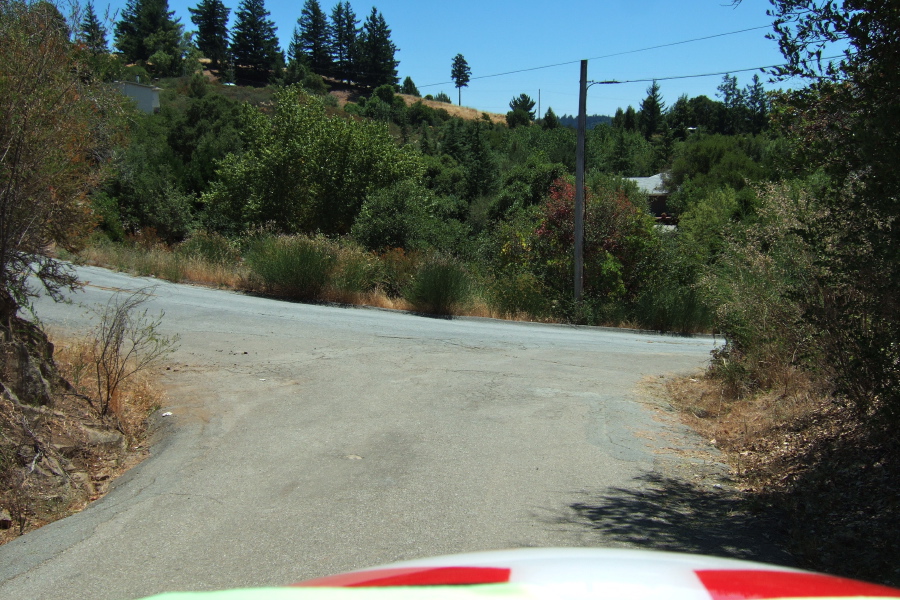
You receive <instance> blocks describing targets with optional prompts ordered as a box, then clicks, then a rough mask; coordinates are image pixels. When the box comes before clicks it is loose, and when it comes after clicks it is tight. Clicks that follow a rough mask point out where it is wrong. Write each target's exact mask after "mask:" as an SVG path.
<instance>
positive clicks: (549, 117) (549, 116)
mask: <svg viewBox="0 0 900 600" xmlns="http://www.w3.org/2000/svg"><path fill="white" fill-rule="evenodd" d="M557 127H559V117H557V116H556V113H555V112H553V109H552V108H548V109H547V112H546V113H545V114H544V120H543V121H542V122H541V128H543V129H556V128H557Z"/></svg>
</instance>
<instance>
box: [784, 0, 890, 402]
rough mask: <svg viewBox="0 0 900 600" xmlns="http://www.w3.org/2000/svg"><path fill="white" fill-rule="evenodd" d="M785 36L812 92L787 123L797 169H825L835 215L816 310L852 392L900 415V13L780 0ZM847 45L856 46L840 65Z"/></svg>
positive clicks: (839, 376)
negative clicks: (836, 52) (837, 50)
mask: <svg viewBox="0 0 900 600" xmlns="http://www.w3.org/2000/svg"><path fill="white" fill-rule="evenodd" d="M772 12H773V14H774V16H775V36H776V38H777V39H778V42H779V46H780V48H781V50H782V53H783V54H784V55H785V57H786V58H787V59H788V65H787V66H786V67H785V68H784V69H783V70H782V71H781V73H782V74H783V75H786V76H804V77H809V78H811V79H812V81H813V82H814V83H813V84H812V85H811V87H810V88H808V89H806V90H802V91H800V92H797V93H795V94H793V95H791V96H789V97H788V99H787V106H786V107H785V110H783V111H782V114H781V115H779V119H780V123H779V125H780V127H781V129H782V130H783V131H785V133H786V134H787V135H788V136H789V137H790V138H791V139H793V140H795V141H796V142H795V153H796V163H795V164H796V165H798V166H804V165H809V166H810V167H812V168H819V169H821V171H822V172H823V173H824V174H825V175H826V176H827V177H828V179H829V184H828V185H827V186H823V188H822V189H819V190H817V198H816V199H817V203H818V208H819V211H821V212H823V213H825V214H827V215H828V219H816V220H812V221H811V222H809V220H807V223H806V224H807V226H808V227H809V230H808V234H807V240H808V242H809V243H810V244H812V245H813V248H814V249H815V253H816V259H817V260H816V266H817V267H818V268H817V269H816V271H815V278H816V284H817V286H818V290H817V291H818V293H819V294H820V295H821V297H822V298H824V299H825V302H824V303H823V304H821V305H813V306H810V307H808V309H807V310H806V311H805V313H804V319H805V321H806V322H808V323H810V324H813V325H814V326H815V327H816V329H817V331H818V333H819V335H820V338H819V342H820V343H821V344H822V346H823V351H824V353H825V355H826V357H827V360H828V361H829V362H830V363H831V364H833V365H835V379H836V384H837V388H838V390H839V391H840V392H842V393H844V394H846V395H847V396H848V397H849V398H851V399H852V400H853V401H854V402H855V403H856V405H857V406H858V407H859V408H861V409H863V410H867V409H869V408H871V407H873V406H874V407H880V408H881V411H882V414H886V415H890V416H891V417H892V418H894V419H896V418H898V416H900V344H898V343H897V340H898V338H900V302H898V295H897V287H898V282H900V235H898V231H900V230H898V227H897V223H898V220H900V202H898V200H897V199H898V198H900V177H898V175H897V164H900V127H898V125H900V105H898V103H897V101H896V98H897V91H898V89H900V60H898V55H897V43H896V40H897V36H898V34H900V13H898V11H897V9H896V6H895V5H894V3H891V2H885V1H883V0H854V1H848V2H843V3H835V2H823V1H820V0H776V1H775V2H774V9H773V11H772ZM835 42H839V46H843V47H845V48H846V50H845V52H844V56H843V58H842V59H841V60H840V61H828V60H825V59H826V58H827V52H830V51H831V50H830V48H832V47H833V46H834V44H835Z"/></svg>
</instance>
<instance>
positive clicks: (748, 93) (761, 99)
mask: <svg viewBox="0 0 900 600" xmlns="http://www.w3.org/2000/svg"><path fill="white" fill-rule="evenodd" d="M744 98H745V99H746V100H745V102H746V105H747V112H748V113H749V115H750V116H749V119H750V133H754V134H758V133H761V132H762V131H763V130H764V129H765V128H766V120H767V119H768V116H769V98H768V96H766V90H765V89H763V85H762V82H761V81H760V80H759V75H754V76H753V83H751V84H750V85H748V86H747V87H746V88H745V89H744Z"/></svg>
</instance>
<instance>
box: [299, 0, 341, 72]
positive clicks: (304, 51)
mask: <svg viewBox="0 0 900 600" xmlns="http://www.w3.org/2000/svg"><path fill="white" fill-rule="evenodd" d="M331 39H332V32H331V26H330V25H329V24H328V17H326V16H325V13H324V12H323V11H322V6H321V5H320V4H319V1H318V0H306V2H305V3H304V4H303V10H302V11H301V12H300V18H299V19H297V25H296V26H295V27H294V36H293V39H292V40H291V45H290V48H289V49H288V58H290V59H292V60H296V59H299V58H301V57H303V58H304V59H305V61H306V64H307V65H308V66H309V68H310V69H312V70H313V71H314V72H315V73H319V74H322V73H327V72H328V70H329V68H330V67H331Z"/></svg>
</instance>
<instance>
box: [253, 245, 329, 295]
mask: <svg viewBox="0 0 900 600" xmlns="http://www.w3.org/2000/svg"><path fill="white" fill-rule="evenodd" d="M246 260H247V264H248V265H249V267H250V273H251V275H250V283H251V287H257V286H258V287H259V288H261V289H262V290H263V291H265V292H268V293H272V294H276V295H279V296H285V297H288V298H297V299H302V300H314V299H317V298H319V297H320V296H321V293H322V291H323V290H324V288H325V286H326V285H327V284H328V281H329V277H330V275H331V272H332V269H333V268H334V265H335V260H336V252H335V249H334V248H333V247H332V246H331V245H330V244H329V243H328V242H327V241H325V240H322V239H310V238H306V237H300V236H281V237H272V236H264V237H261V238H259V239H257V240H256V241H255V242H254V243H252V244H251V246H250V249H249V251H248V252H247V256H246Z"/></svg>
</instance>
